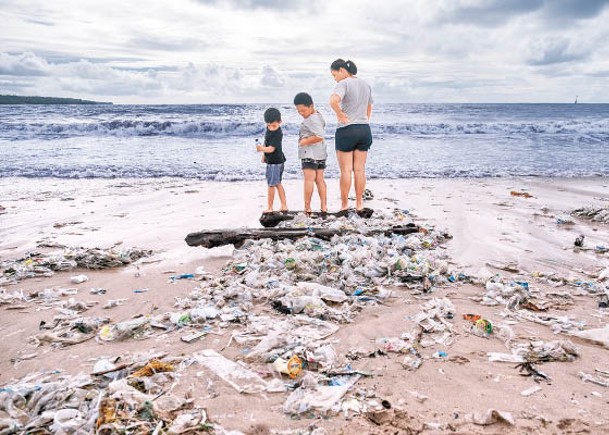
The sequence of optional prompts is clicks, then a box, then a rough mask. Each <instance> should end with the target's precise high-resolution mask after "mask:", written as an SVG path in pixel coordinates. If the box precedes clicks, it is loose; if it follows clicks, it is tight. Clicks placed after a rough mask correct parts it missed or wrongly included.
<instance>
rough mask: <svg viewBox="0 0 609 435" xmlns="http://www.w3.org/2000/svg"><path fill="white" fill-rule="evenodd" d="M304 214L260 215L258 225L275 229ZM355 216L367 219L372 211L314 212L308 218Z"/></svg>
mask: <svg viewBox="0 0 609 435" xmlns="http://www.w3.org/2000/svg"><path fill="white" fill-rule="evenodd" d="M300 213H304V212H303V211H288V212H279V211H276V212H273V213H262V216H260V219H259V221H260V224H261V225H262V226H263V227H265V228H271V227H276V226H277V225H278V224H279V223H280V222H283V221H290V220H292V219H294V218H295V217H296V215H298V214H300ZM352 213H354V214H357V215H358V216H359V217H361V218H363V219H369V218H370V217H371V216H372V215H373V214H374V210H372V209H371V208H367V207H365V208H363V209H361V210H359V211H357V210H355V209H348V210H341V211H337V212H334V213H330V212H318V211H314V212H311V213H309V216H310V217H312V218H313V219H327V218H328V217H330V216H333V217H336V218H339V217H348V216H349V215H350V214H352Z"/></svg>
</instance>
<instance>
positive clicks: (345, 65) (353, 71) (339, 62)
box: [330, 59, 357, 75]
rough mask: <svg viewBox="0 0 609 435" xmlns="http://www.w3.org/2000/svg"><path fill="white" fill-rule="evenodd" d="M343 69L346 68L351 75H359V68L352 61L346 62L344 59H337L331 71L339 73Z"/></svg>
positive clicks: (331, 66)
mask: <svg viewBox="0 0 609 435" xmlns="http://www.w3.org/2000/svg"><path fill="white" fill-rule="evenodd" d="M341 68H344V69H346V70H347V71H349V74H351V75H355V74H357V67H356V66H355V64H354V63H353V62H351V61H350V60H347V61H345V60H342V59H336V60H335V61H334V62H332V65H330V69H331V70H332V71H338V70H339V69H341Z"/></svg>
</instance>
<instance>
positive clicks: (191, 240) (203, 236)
mask: <svg viewBox="0 0 609 435" xmlns="http://www.w3.org/2000/svg"><path fill="white" fill-rule="evenodd" d="M419 231H426V230H425V229H422V228H420V227H418V226H417V225H415V224H413V223H409V224H408V225H400V226H395V227H391V228H385V229H379V230H371V231H369V232H368V233H367V235H386V236H388V235H391V234H411V233H417V232H419ZM354 232H356V231H355V230H348V229H332V228H259V229H258V228H242V229H240V230H212V231H199V232H196V233H190V234H188V235H187V236H186V239H185V240H186V244H187V245H188V246H203V247H204V248H215V247H217V246H224V245H230V244H233V245H235V247H239V246H241V245H242V244H243V242H245V241H246V240H247V239H253V240H260V239H272V240H282V239H292V240H295V239H298V238H301V237H305V236H310V237H317V238H318V239H323V240H330V239H331V238H332V237H334V236H336V235H344V234H349V233H354Z"/></svg>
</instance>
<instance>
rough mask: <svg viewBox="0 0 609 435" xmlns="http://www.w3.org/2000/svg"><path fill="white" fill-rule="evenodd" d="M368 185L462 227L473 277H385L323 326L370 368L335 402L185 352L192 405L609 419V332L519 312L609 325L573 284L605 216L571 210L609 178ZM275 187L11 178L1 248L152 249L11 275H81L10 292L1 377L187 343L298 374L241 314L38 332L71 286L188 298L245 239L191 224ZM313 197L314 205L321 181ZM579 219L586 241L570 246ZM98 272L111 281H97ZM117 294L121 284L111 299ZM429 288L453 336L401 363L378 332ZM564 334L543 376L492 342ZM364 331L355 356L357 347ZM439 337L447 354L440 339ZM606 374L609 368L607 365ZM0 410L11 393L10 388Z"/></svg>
mask: <svg viewBox="0 0 609 435" xmlns="http://www.w3.org/2000/svg"><path fill="white" fill-rule="evenodd" d="M328 184H329V200H330V201H329V208H330V209H331V210H337V209H338V204H339V201H338V182H337V180H328ZM285 188H286V193H287V198H288V205H289V207H290V209H292V210H300V209H302V193H301V189H302V183H301V181H300V180H288V181H287V182H286V183H285ZM368 188H369V189H371V191H372V192H373V194H374V198H373V199H371V200H369V201H367V203H366V206H367V207H370V208H372V209H374V210H377V211H384V212H387V213H389V212H391V210H394V209H398V210H400V211H401V213H402V214H403V215H407V216H408V217H409V218H410V219H412V221H413V222H414V223H415V224H416V225H419V226H422V227H427V228H433V229H434V231H436V232H446V233H448V234H450V235H451V236H452V238H451V239H449V240H447V241H446V242H445V243H443V244H442V246H441V247H438V248H437V249H438V251H439V252H443V253H444V255H445V256H446V258H447V260H446V261H447V263H448V265H449V270H450V271H455V272H458V273H461V274H462V275H464V276H471V277H474V278H475V279H473V280H457V281H456V282H447V283H445V284H443V285H434V286H433V287H432V289H431V291H430V292H425V293H421V292H420V291H417V290H420V289H416V288H415V289H412V288H409V287H408V286H395V287H391V288H390V289H389V290H391V297H389V298H387V299H386V300H383V301H382V303H376V304H375V303H370V304H367V305H365V306H364V307H363V308H362V309H361V311H359V312H358V313H357V316H355V317H354V318H353V321H352V322H348V323H337V325H338V330H337V331H336V332H335V333H334V334H332V335H331V336H330V337H329V338H326V339H325V341H326V342H327V343H331V344H332V346H333V347H334V349H335V351H336V355H337V363H338V362H340V366H341V367H343V366H344V364H345V363H349V364H351V366H352V367H353V369H354V370H357V371H361V372H365V373H366V374H371V376H363V377H361V378H360V379H359V380H357V382H356V383H355V384H354V386H353V387H352V388H351V389H350V390H349V391H348V392H347V393H346V394H345V395H344V396H343V397H341V399H340V401H337V406H338V410H337V409H336V407H335V408H334V409H332V410H330V411H329V412H327V413H306V414H302V415H299V416H294V415H290V414H288V413H286V412H284V410H283V406H284V403H285V401H286V398H287V397H288V396H289V394H290V393H289V391H288V392H280V393H271V392H268V391H263V392H258V393H256V394H243V393H239V392H238V391H237V390H236V389H235V388H234V387H233V386H231V385H229V383H227V382H225V381H224V380H223V379H221V378H220V377H218V374H217V373H214V372H213V371H212V370H209V368H207V367H203V366H201V365H197V364H190V365H181V366H180V371H179V376H177V377H176V379H175V380H174V383H173V384H172V386H171V389H170V392H169V393H167V392H166V393H165V395H171V396H175V397H178V398H181V399H185V398H190V399H192V400H191V402H189V404H190V406H191V407H192V406H194V407H195V408H201V409H205V410H206V412H207V416H208V421H209V423H210V424H211V425H212V426H213V427H215V430H216V431H217V433H231V432H230V431H235V432H232V433H239V432H242V433H256V434H264V433H317V434H320V433H328V434H330V433H344V434H347V433H354V432H356V431H357V432H360V433H479V434H487V433H489V434H490V433H515V434H516V433H535V434H556V433H609V417H607V412H606V410H607V404H608V403H609V390H608V389H607V387H606V386H603V385H601V384H598V383H592V382H589V381H587V382H584V380H583V378H582V375H581V373H587V374H595V373H596V374H598V373H601V378H600V379H603V377H602V373H603V372H605V373H606V372H609V363H608V362H607V361H608V360H607V352H608V350H607V348H604V347H603V346H602V345H599V344H594V343H591V342H589V341H586V340H583V339H581V338H579V337H575V336H573V335H572V334H571V332H574V331H573V330H568V328H566V327H563V328H562V330H561V331H560V333H555V331H556V328H552V327H550V325H549V324H542V323H539V322H535V321H532V320H531V317H529V318H528V319H527V318H524V317H523V315H524V314H523V313H522V312H524V311H526V313H529V314H531V315H534V316H549V317H551V316H555V318H561V319H563V318H564V319H568V321H567V323H569V322H570V323H569V324H577V325H580V326H581V328H580V329H583V330H589V329H594V328H603V327H605V326H606V325H607V320H608V318H609V310H607V309H599V297H598V296H599V295H598V294H597V293H590V292H587V291H586V290H585V289H586V287H585V285H583V284H575V283H577V282H591V283H594V284H595V285H597V286H604V285H605V284H606V281H603V280H602V277H601V274H602V271H604V270H606V269H607V268H608V267H609V252H606V250H604V249H602V248H603V247H609V232H608V231H607V225H606V224H602V223H592V222H589V221H586V220H584V219H581V218H577V217H572V216H570V215H569V213H570V212H571V211H572V210H573V209H575V208H578V207H584V206H594V207H598V208H607V207H608V206H609V200H608V198H609V179H607V178H602V177H594V178H574V179H566V178H547V179H546V178H491V179H400V180H388V179H373V180H369V182H368ZM525 194H528V195H525ZM265 195H266V187H265V184H264V182H262V181H261V182H234V183H218V182H208V181H197V180H188V179H169V178H162V179H113V180H103V179H95V180H59V179H47V178H37V179H24V178H1V179H0V261H2V262H3V263H4V264H6V262H8V261H11V260H18V259H21V258H23V257H24V256H25V255H26V254H27V253H30V252H33V251H35V252H39V253H42V254H45V253H52V252H57V251H60V252H61V251H62V250H63V249H64V248H62V247H70V248H78V247H82V248H101V249H110V248H113V249H129V248H140V249H146V250H152V251H153V254H152V256H150V257H146V258H142V259H140V260H137V261H135V262H133V263H131V264H128V265H125V266H123V267H117V268H112V269H104V270H84V269H75V270H70V271H64V272H56V273H54V274H53V275H52V276H50V277H36V278H28V279H23V280H18V281H15V282H11V280H8V279H5V281H4V282H3V283H2V284H0V295H8V294H13V293H15V292H22V293H23V294H25V295H27V294H33V293H35V292H41V291H44V290H45V289H55V290H57V289H66V288H73V289H76V292H73V293H72V294H66V295H64V296H62V297H60V298H59V299H58V300H57V301H53V303H41V302H40V301H36V300H34V301H29V302H18V303H17V302H6V303H3V304H1V305H0V312H1V315H0V336H2V337H4V339H3V340H2V341H1V342H0V354H1V355H2V356H1V357H0V387H7V386H9V385H11V384H13V383H14V382H16V381H17V380H19V379H21V378H23V377H25V376H27V375H30V374H33V373H38V372H40V371H46V372H48V371H54V370H59V371H61V373H62V374H65V375H78V374H79V373H84V374H91V373H92V372H93V371H94V366H95V364H96V362H98V361H99V360H101V359H105V360H116V357H121V358H122V359H121V361H126V360H129V358H136V356H137V358H136V359H139V360H142V359H144V360H145V359H147V358H148V359H150V358H152V357H153V356H155V355H166V358H169V359H171V358H174V359H175V360H176V361H178V360H182V361H183V360H184V359H187V358H188V357H189V356H192V355H193V354H195V353H198V352H201V351H203V350H205V349H213V350H215V351H217V352H219V353H220V354H221V355H223V356H224V357H225V358H227V359H228V360H232V361H238V362H240V364H243V365H241V366H240V367H246V368H247V369H248V370H251V371H253V372H255V373H257V374H259V375H260V376H261V377H263V378H264V379H265V380H266V381H267V382H270V381H271V380H276V379H280V380H282V381H284V382H285V383H289V382H293V381H291V380H290V379H289V378H288V377H287V376H285V375H281V374H279V373H277V372H274V371H273V369H272V368H271V364H269V363H266V362H264V361H261V360H257V359H255V360H251V359H247V358H245V356H246V355H247V352H248V351H249V350H251V349H250V347H251V346H250V345H248V344H240V343H238V342H235V341H234V340H233V341H232V342H230V338H231V336H234V335H236V334H238V333H239V332H241V331H243V330H244V329H245V328H246V326H247V321H241V322H230V321H229V322H220V321H218V320H210V321H209V322H207V325H208V326H209V330H208V333H207V335H205V336H203V337H201V338H200V339H198V340H196V341H193V342H191V343H187V342H184V341H182V340H181V337H183V336H184V335H185V334H188V333H192V332H193V331H194V329H189V328H183V329H179V328H178V329H174V330H168V331H166V330H163V329H158V330H156V331H155V332H154V333H153V334H151V335H150V336H148V337H147V338H146V339H135V338H127V339H125V340H109V341H104V340H99V339H97V337H96V338H94V339H90V340H87V341H84V342H81V343H78V344H73V345H64V346H56V345H55V344H53V343H44V342H39V341H38V342H36V340H34V341H33V340H32V337H33V336H36V335H38V334H40V333H41V322H43V321H44V322H46V324H47V325H48V324H53V319H54V316H56V315H58V314H60V313H61V311H60V309H59V308H58V307H59V305H58V303H59V302H61V301H64V302H65V301H68V300H69V299H70V298H74V299H76V300H78V301H84V302H85V305H87V309H86V311H84V312H81V313H80V315H83V316H87V317H91V318H94V317H108V318H109V319H110V322H111V323H117V322H123V321H126V320H129V319H133V318H134V316H137V315H142V316H151V315H160V314H162V313H175V312H179V311H180V310H179V308H176V303H177V301H179V300H180V299H183V298H186V297H187V296H188V295H189V294H190V293H191V291H192V290H193V288H196V287H200V286H205V285H206V284H205V283H206V282H208V281H210V280H213V279H218V278H221V277H222V276H223V274H225V273H226V272H225V271H223V269H224V267H225V265H226V264H227V262H228V261H230V260H231V258H232V256H233V248H232V246H224V247H219V248H213V249H205V248H201V247H189V246H187V245H186V243H185V242H184V238H185V236H186V235H187V234H188V233H191V232H195V231H201V230H210V229H219V228H227V229H231V228H232V229H237V228H240V227H253V228H258V227H259V226H260V225H259V223H258V218H259V217H260V213H261V211H262V210H263V208H264V205H265ZM313 208H314V209H318V208H319V203H318V200H317V199H316V198H315V197H314V201H313ZM580 235H583V236H584V244H583V247H582V248H575V247H574V241H575V239H576V238H577V237H578V236H580ZM197 268H203V269H204V270H205V272H206V273H207V274H209V276H208V281H199V280H198V279H174V280H172V279H171V278H170V277H172V276H174V277H175V276H179V275H180V274H193V273H194V271H195V270H197ZM199 270H201V269H199ZM81 274H84V275H86V276H87V277H88V280H87V281H86V282H82V283H78V284H74V283H72V282H71V277H73V276H76V275H81ZM496 274H499V275H500V277H501V278H502V280H503V283H504V284H505V285H506V286H507V283H508V282H510V281H518V282H522V281H526V282H527V286H528V287H527V288H530V289H531V290H533V291H534V292H535V293H536V294H539V295H542V296H544V297H545V298H544V300H546V301H547V300H551V301H553V302H554V303H552V304H549V305H548V306H547V307H545V308H544V310H545V311H533V310H524V309H522V310H520V311H519V313H520V317H517V316H516V315H514V314H513V313H512V314H510V315H508V314H506V306H505V304H497V305H487V304H482V303H481V302H484V300H485V299H484V296H485V295H488V292H489V287H488V284H487V286H485V285H484V281H485V280H488V279H490V278H491V277H493V276H494V275H496ZM558 277H560V278H561V279H554V278H558ZM578 280H579V281H578ZM93 288H102V289H105V293H104V294H93V293H92V292H91V291H90V290H91V289H93ZM506 288H507V287H506ZM597 288H598V287H597ZM137 290H144V291H137ZM556 294H558V295H559V296H556ZM109 299H115V300H116V299H124V301H123V303H122V304H120V305H118V306H116V307H114V308H110V309H104V308H103V305H104V304H105V303H106V302H107V301H108V300H109ZM433 299H448V300H449V301H450V302H452V304H454V308H455V313H453V314H454V316H451V318H450V320H449V323H450V325H451V328H452V334H451V335H452V339H451V342H450V343H446V344H439V343H437V344H436V345H434V346H430V347H426V348H424V349H421V352H420V354H421V357H422V362H423V363H422V364H421V365H420V367H418V369H415V370H411V369H408V368H405V365H407V364H405V358H407V357H408V356H409V354H405V353H400V352H391V351H388V350H387V349H386V348H385V351H384V352H377V351H378V350H379V349H380V348H382V346H381V345H380V344H379V343H380V342H379V341H378V340H379V339H382V338H388V337H400V336H401V335H402V334H403V333H405V332H407V331H410V330H411V329H412V327H413V325H414V323H413V318H415V317H416V315H417V313H419V312H420V311H421V305H424V304H425V303H429V302H430V301H433ZM540 299H541V298H540ZM557 301H560V303H559V302H557ZM15 305H17V306H18V307H17V308H15ZM546 308H547V309H546ZM251 310H252V312H255V313H257V314H264V315H266V316H270V317H271V318H275V319H282V318H284V317H286V316H285V315H284V314H281V313H278V312H277V311H276V310H274V309H273V308H272V307H271V306H270V304H269V303H268V300H257V299H254V300H253V301H252V306H251ZM468 313H475V314H478V315H480V316H481V317H482V318H484V319H488V320H489V321H490V322H491V323H493V324H502V325H506V326H505V329H504V331H507V330H510V331H511V332H512V333H513V336H512V337H511V341H510V340H508V341H506V339H505V336H502V335H500V334H498V332H497V331H499V329H498V330H497V331H495V332H494V333H493V334H490V335H488V336H478V335H476V334H473V333H472V332H471V328H470V326H471V325H470V322H469V321H468V320H467V319H464V318H463V314H468ZM64 314H65V313H64ZM527 315H528V314H527ZM288 317H289V316H288ZM555 324H556V323H554V325H555ZM561 325H563V326H564V322H563V323H561ZM557 340H558V341H565V340H568V341H569V342H570V343H573V345H574V346H575V348H576V356H574V360H573V361H558V360H551V359H550V360H546V361H539V362H538V363H537V364H535V368H536V369H537V370H538V371H541V372H542V373H543V374H545V375H546V377H545V378H544V377H539V376H535V375H532V376H523V375H526V374H531V373H530V372H529V373H527V372H526V370H524V372H523V369H522V368H520V369H519V368H516V367H515V366H516V363H514V362H509V363H506V362H498V361H490V360H489V355H488V354H489V353H491V352H496V353H508V354H509V353H510V342H511V343H520V344H523V345H526V343H535V342H539V341H542V342H545V343H549V342H554V341H557ZM229 342H230V345H229ZM356 349H357V350H359V351H361V352H360V353H359V355H360V356H359V357H358V358H352V359H347V355H349V354H351V355H353V353H354V350H356ZM440 351H442V352H444V353H445V354H444V355H439V356H438V354H437V352H440ZM375 352H376V353H375ZM371 354H375V355H374V357H371V356H370V355H371ZM362 355H366V356H362ZM434 355H435V356H434ZM117 364H118V362H117ZM335 368H337V367H335ZM306 371H307V370H304V372H306ZM301 376H303V375H301ZM297 380H298V379H297ZM604 381H605V382H608V383H609V379H608V378H607V377H605V378H604ZM534 387H538V388H534ZM0 394H4V393H0ZM0 397H2V396H0ZM322 414H323V415H322ZM3 418H7V411H6V410H4V411H2V404H0V419H3ZM7 433H10V432H7ZM176 433H178V432H176ZM183 433H186V432H183ZM190 433H195V432H190Z"/></svg>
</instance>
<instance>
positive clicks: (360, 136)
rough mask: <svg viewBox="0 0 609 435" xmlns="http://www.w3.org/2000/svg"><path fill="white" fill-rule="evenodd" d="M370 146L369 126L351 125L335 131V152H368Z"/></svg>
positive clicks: (370, 133) (370, 134)
mask: <svg viewBox="0 0 609 435" xmlns="http://www.w3.org/2000/svg"><path fill="white" fill-rule="evenodd" d="M371 145H372V132H371V131H370V125H369V124H351V125H347V126H346V127H340V128H337V129H336V135H335V136H334V147H335V148H336V151H345V152H349V151H354V150H359V151H368V150H369V149H370V146H371Z"/></svg>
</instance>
